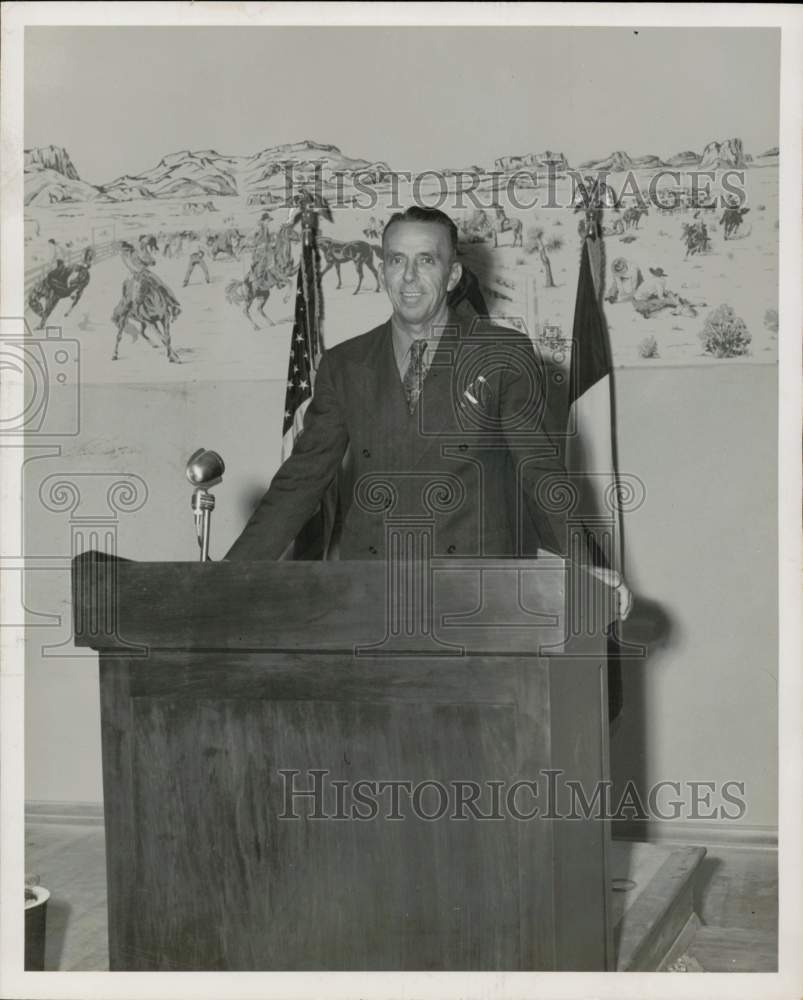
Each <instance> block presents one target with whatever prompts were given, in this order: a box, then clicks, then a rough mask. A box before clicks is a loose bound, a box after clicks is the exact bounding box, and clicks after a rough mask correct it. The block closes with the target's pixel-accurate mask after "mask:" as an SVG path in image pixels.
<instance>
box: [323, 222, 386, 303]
mask: <svg viewBox="0 0 803 1000" xmlns="http://www.w3.org/2000/svg"><path fill="white" fill-rule="evenodd" d="M317 242H318V249H319V250H320V251H321V253H322V254H323V259H324V260H325V261H326V267H325V268H324V269H323V270H322V271H321V278H323V276H324V275H325V274H326V273H327V271H331V269H332V268H334V269H335V272H336V274H337V287H338V288H341V287H342V281H341V277H340V265H341V264H347V263H348V262H349V261H351V263H352V264H353V265H354V267H355V268H356V270H357V287H356V288H355V289H354V292H353V294H354V295H356V294H357V292H359V290H360V288H361V287H362V279H363V268H364V267H367V268H368V270H369V271H370V272H371V274H373V276H374V278H375V279H376V288H375V289H374V291H377V292H378V291H379V287H380V286H379V275H378V273H377V270H376V268H375V267H374V254H376V256H377V257H378V258H379V260H382V248H381V247H380V246H377V245H376V244H374V243H366V242H365V240H351V241H350V242H348V243H341V242H339V241H338V240H333V239H331V238H330V237H329V236H319V237H318V241H317Z"/></svg>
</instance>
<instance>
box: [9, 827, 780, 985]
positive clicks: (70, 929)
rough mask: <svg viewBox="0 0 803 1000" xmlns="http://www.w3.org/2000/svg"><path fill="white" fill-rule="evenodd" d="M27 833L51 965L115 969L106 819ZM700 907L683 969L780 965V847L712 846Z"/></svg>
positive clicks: (638, 862)
mask: <svg viewBox="0 0 803 1000" xmlns="http://www.w3.org/2000/svg"><path fill="white" fill-rule="evenodd" d="M25 839H26V872H27V873H28V874H36V875H38V876H39V881H40V882H41V884H42V885H44V886H46V887H47V888H48V889H49V890H50V893H51V898H50V902H49V903H48V909H47V950H46V953H45V969H49V970H54V969H58V970H65V971H93V970H105V969H108V967H109V965H108V950H107V945H106V868H105V863H106V862H105V851H104V833H103V827H102V826H99V825H95V826H85V825H62V824H56V823H31V824H29V825H28V827H27V829H26V838H25ZM634 858H635V863H634V864H632V865H631V870H630V872H629V876H630V878H631V879H633V880H634V881H635V882H636V883H637V884H636V886H635V887H634V888H633V898H636V897H637V896H638V890H639V887H640V886H641V884H642V883H643V881H644V880H645V879H648V878H650V877H652V875H653V874H654V871H653V869H655V868H656V866H657V863H658V861H657V860H656V858H657V855H656V857H651V856H650V852H649V851H643V850H642V851H641V852H639V853H638V854H637V855H634ZM614 874H616V873H614ZM614 900H615V905H617V906H626V905H628V903H627V901H625V900H624V897H623V896H619V895H618V894H614ZM695 911H696V913H697V916H698V917H699V918H700V921H701V925H702V926H700V927H699V928H698V929H697V931H696V933H695V935H694V937H693V939H692V941H691V943H690V944H689V945H688V946H687V947H686V949H685V953H684V955H683V958H682V960H681V961H680V962H679V963H677V964H678V966H679V968H680V970H681V971H700V969H702V970H703V971H706V972H774V971H776V969H777V938H778V873H777V853H776V852H775V851H772V850H762V849H757V848H750V849H740V848H733V847H729V848H716V847H710V846H709V847H707V855H706V857H705V859H704V860H703V862H702V865H701V867H700V870H699V871H698V875H697V882H696V892H695Z"/></svg>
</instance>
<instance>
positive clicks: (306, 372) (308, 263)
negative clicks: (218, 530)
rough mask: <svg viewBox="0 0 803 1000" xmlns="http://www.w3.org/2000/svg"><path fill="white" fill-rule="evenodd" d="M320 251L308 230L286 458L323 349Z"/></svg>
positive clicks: (288, 395)
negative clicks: (318, 252) (317, 249)
mask: <svg viewBox="0 0 803 1000" xmlns="http://www.w3.org/2000/svg"><path fill="white" fill-rule="evenodd" d="M318 281H319V278H318V267H317V253H316V250H315V245H314V240H313V239H312V236H311V234H308V233H305V234H304V239H303V242H302V245H301V263H300V265H299V268H298V281H297V285H296V311H295V321H294V323H293V335H292V339H291V341H290V359H289V361H288V364H287V390H286V392H285V397H284V422H283V424H282V461H284V460H285V459H286V458H287V457H288V456H289V455H290V453H291V452H292V450H293V445H294V443H295V440H296V438H297V437H298V435H299V434H300V433H301V428H302V427H303V425H304V413H305V412H306V409H307V407H308V406H309V401H310V399H311V398H312V390H313V388H314V385H315V372H316V371H317V369H318V363H319V361H320V357H321V353H322V351H323V332H322V329H321V304H320V303H321V299H320V288H319V284H318Z"/></svg>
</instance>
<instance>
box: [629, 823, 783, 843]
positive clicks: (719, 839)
mask: <svg viewBox="0 0 803 1000" xmlns="http://www.w3.org/2000/svg"><path fill="white" fill-rule="evenodd" d="M611 832H612V836H613V838H614V839H615V840H640V841H647V842H648V843H675V844H694V845H695V846H697V847H755V848H764V849H765V850H777V849H778V828H777V827H776V826H745V825H744V824H741V823H705V822H699V823H695V822H693V821H691V820H687V821H685V822H684V821H676V820H619V821H616V822H613V823H611Z"/></svg>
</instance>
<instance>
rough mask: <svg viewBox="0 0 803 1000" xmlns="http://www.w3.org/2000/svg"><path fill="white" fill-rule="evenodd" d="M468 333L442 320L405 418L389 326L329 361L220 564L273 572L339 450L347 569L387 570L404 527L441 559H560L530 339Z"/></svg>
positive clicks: (548, 449)
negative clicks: (380, 563)
mask: <svg viewBox="0 0 803 1000" xmlns="http://www.w3.org/2000/svg"><path fill="white" fill-rule="evenodd" d="M462 323H463V325H461V321H460V320H459V319H458V318H457V317H456V316H455V315H454V314H451V315H450V324H452V325H450V326H449V327H447V328H446V329H445V331H444V333H443V335H442V337H441V339H440V342H439V344H438V347H437V350H436V351H435V354H434V357H433V359H432V364H431V366H430V368H429V371H428V373H427V376H426V379H425V381H424V387H423V392H422V394H421V397H420V399H419V401H418V405H417V408H416V410H415V412H414V413H413V414H410V413H409V411H408V408H407V401H406V399H405V395H404V390H403V387H402V383H401V378H400V376H399V371H398V368H397V366H396V361H395V358H394V354H393V342H392V332H391V324H390V321H389V320H388V321H387V322H386V323H384V324H382V325H381V326H379V327H377V328H376V329H374V330H371V331H370V332H369V333H366V334H363V335H362V336H359V337H355V338H353V339H351V340H348V341H345V342H344V343H342V344H339V345H338V346H337V347H334V348H332V349H331V350H329V351H327V352H326V353H325V354H324V356H323V358H322V360H321V364H320V368H319V370H318V374H317V379H316V382H315V391H314V395H313V398H312V401H311V403H310V405H309V407H308V410H307V413H306V416H305V421H304V429H303V431H302V433H301V434H300V435H299V437H298V439H297V440H296V442H295V446H294V450H293V453H292V455H291V456H290V457H289V458H288V459H287V461H285V462H284V464H283V465H282V466H281V468H280V469H279V471H278V472H277V473H276V475H275V477H274V479H273V481H272V483H271V485H270V489H269V490H268V491H267V493H266V494H265V496H264V497H263V499H262V501H261V502H260V504H259V505H258V507H257V509H256V510H255V511H254V514H253V515H252V517H251V519H250V520H249V522H248V524H247V525H246V527H245V529H244V530H243V532H242V534H241V535H240V537H239V538H238V539H237V541H236V542H235V543H234V545H233V547H232V548H231V550H230V551H229V553H228V554H227V556H226V558H227V559H249V560H261V559H276V558H278V557H279V555H280V554H281V553H282V552H283V551H284V550H285V549H286V547H287V546H288V544H289V543H290V542H291V541H292V539H293V538H294V537H295V535H296V534H297V533H298V532H299V530H300V529H301V528H302V526H303V525H304V524H305V523H306V522H307V521H308V519H309V518H310V517H311V516H312V515H313V514H314V513H315V512H316V510H317V509H318V504H319V502H320V501H321V498H322V496H323V494H324V493H325V491H326V490H327V487H328V486H329V484H330V483H331V482H332V481H333V479H335V477H336V476H337V474H338V472H339V470H340V468H341V462H342V460H343V458H344V455H345V454H346V451H347V449H348V450H349V457H350V464H351V469H352V471H351V478H352V488H351V489H350V490H349V493H350V496H349V497H346V504H345V506H346V510H345V514H344V518H343V525H342V536H341V539H340V558H341V559H367V560H371V559H383V558H385V557H386V545H387V538H388V534H387V532H388V530H391V529H393V530H396V531H398V530H403V529H404V528H405V526H407V527H410V528H413V529H414V530H418V531H420V530H422V529H423V530H425V531H427V532H430V534H431V539H432V554H433V555H436V556H516V555H534V554H535V550H536V548H537V547H539V546H541V547H543V548H547V549H550V550H552V551H555V552H562V551H563V549H564V544H565V529H564V517H563V516H562V515H561V514H560V513H553V512H551V511H549V510H548V509H545V507H548V506H549V504H546V505H545V504H544V503H543V502H542V500H543V496H546V495H548V493H549V490H548V486H549V482H550V481H552V482H554V478H555V477H560V476H561V475H562V473H563V465H562V462H561V459H560V457H559V449H558V446H557V444H556V443H555V441H554V440H553V439H552V438H551V437H550V436H549V435H548V434H547V432H546V430H545V429H544V427H543V418H544V412H545V402H546V385H547V382H546V378H547V373H546V372H545V370H544V369H543V367H542V366H541V365H540V364H539V363H538V361H537V359H536V356H535V353H534V351H533V347H532V344H531V343H530V341H529V340H528V339H527V338H526V337H525V336H524V335H522V334H520V333H518V332H517V331H514V330H508V329H501V328H499V327H493V326H490V325H489V324H487V323H476V322H475V324H474V326H473V328H471V329H468V328H467V327H468V324H467V323H466V321H462ZM547 477H551V480H550V479H549V478H547ZM539 490H541V491H542V492H543V496H542V497H541V499H538V497H539ZM544 491H545V492H544Z"/></svg>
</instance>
